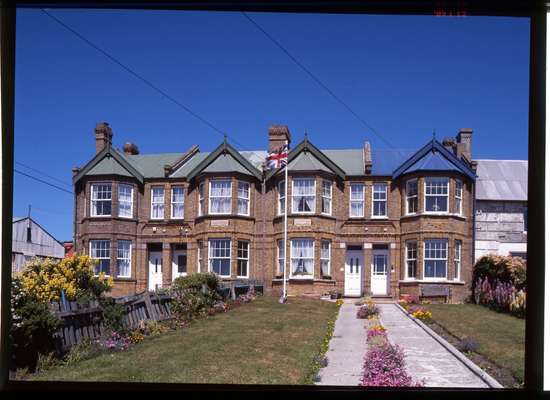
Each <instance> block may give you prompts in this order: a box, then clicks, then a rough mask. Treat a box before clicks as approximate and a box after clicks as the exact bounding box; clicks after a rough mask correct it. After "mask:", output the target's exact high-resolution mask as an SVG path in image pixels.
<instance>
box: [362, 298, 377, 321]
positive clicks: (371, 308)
mask: <svg viewBox="0 0 550 400" xmlns="http://www.w3.org/2000/svg"><path fill="white" fill-rule="evenodd" d="M379 312H380V310H379V309H378V306H377V305H376V304H375V303H374V301H372V300H367V301H366V303H365V304H363V305H362V306H360V307H359V308H358V309H357V318H361V319H364V318H369V319H370V318H373V317H375V316H377V315H378V314H379Z"/></svg>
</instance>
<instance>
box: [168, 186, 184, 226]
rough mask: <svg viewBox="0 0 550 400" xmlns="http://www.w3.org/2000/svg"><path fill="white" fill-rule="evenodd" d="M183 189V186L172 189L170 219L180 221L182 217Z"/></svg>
mask: <svg viewBox="0 0 550 400" xmlns="http://www.w3.org/2000/svg"><path fill="white" fill-rule="evenodd" d="M184 201H185V188H184V187H183V186H174V187H172V215H171V216H172V219H182V218H183V216H184V207H185V204H184Z"/></svg>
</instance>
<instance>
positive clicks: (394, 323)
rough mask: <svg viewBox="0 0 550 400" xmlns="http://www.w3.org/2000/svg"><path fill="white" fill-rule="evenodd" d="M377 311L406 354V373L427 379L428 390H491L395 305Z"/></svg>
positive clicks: (392, 339) (390, 338)
mask: <svg viewBox="0 0 550 400" xmlns="http://www.w3.org/2000/svg"><path fill="white" fill-rule="evenodd" d="M378 307H379V308H380V322H381V323H382V325H383V326H384V327H385V328H386V330H387V332H388V339H389V340H390V342H391V343H392V344H398V345H399V346H401V347H403V349H404V350H405V357H406V358H405V363H406V366H407V371H408V372H409V374H410V375H411V376H412V377H413V380H420V379H422V378H424V381H425V386H426V387H470V388H474V387H475V388H486V387H488V385H487V384H486V383H485V382H484V381H483V380H482V379H481V378H480V377H478V376H477V375H476V374H474V373H473V372H472V371H471V370H470V369H469V368H467V367H466V366H465V365H464V364H463V363H462V362H460V361H459V360H458V359H457V358H456V357H455V356H453V355H452V354H451V353H450V352H449V351H447V349H445V347H443V346H442V345H441V344H440V343H439V342H438V341H436V340H435V339H434V338H433V337H431V336H430V335H429V334H428V333H427V332H426V331H424V330H423V329H422V328H421V327H420V326H418V325H417V324H416V323H414V321H412V320H411V319H410V318H408V317H407V316H406V315H405V314H404V313H403V312H402V311H401V310H399V309H398V308H397V306H396V305H395V304H378ZM329 365H330V364H329Z"/></svg>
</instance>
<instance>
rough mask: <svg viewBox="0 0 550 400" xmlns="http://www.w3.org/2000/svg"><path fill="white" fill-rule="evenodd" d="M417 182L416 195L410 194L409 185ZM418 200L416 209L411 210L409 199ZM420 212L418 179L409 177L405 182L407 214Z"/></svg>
mask: <svg viewBox="0 0 550 400" xmlns="http://www.w3.org/2000/svg"><path fill="white" fill-rule="evenodd" d="M412 183H415V184H416V194H415V195H409V185H410V184H412ZM413 199H414V200H416V211H410V208H409V200H413ZM417 213H418V179H409V180H408V181H407V182H406V183H405V215H415V214H417Z"/></svg>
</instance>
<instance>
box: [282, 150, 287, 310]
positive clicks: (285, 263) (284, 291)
mask: <svg viewBox="0 0 550 400" xmlns="http://www.w3.org/2000/svg"><path fill="white" fill-rule="evenodd" d="M285 148H286V149H287V154H288V140H285ZM287 232H288V155H287V162H286V165H285V233H284V235H285V239H284V250H283V257H284V268H283V300H284V301H286V265H287V261H286V242H287Z"/></svg>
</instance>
